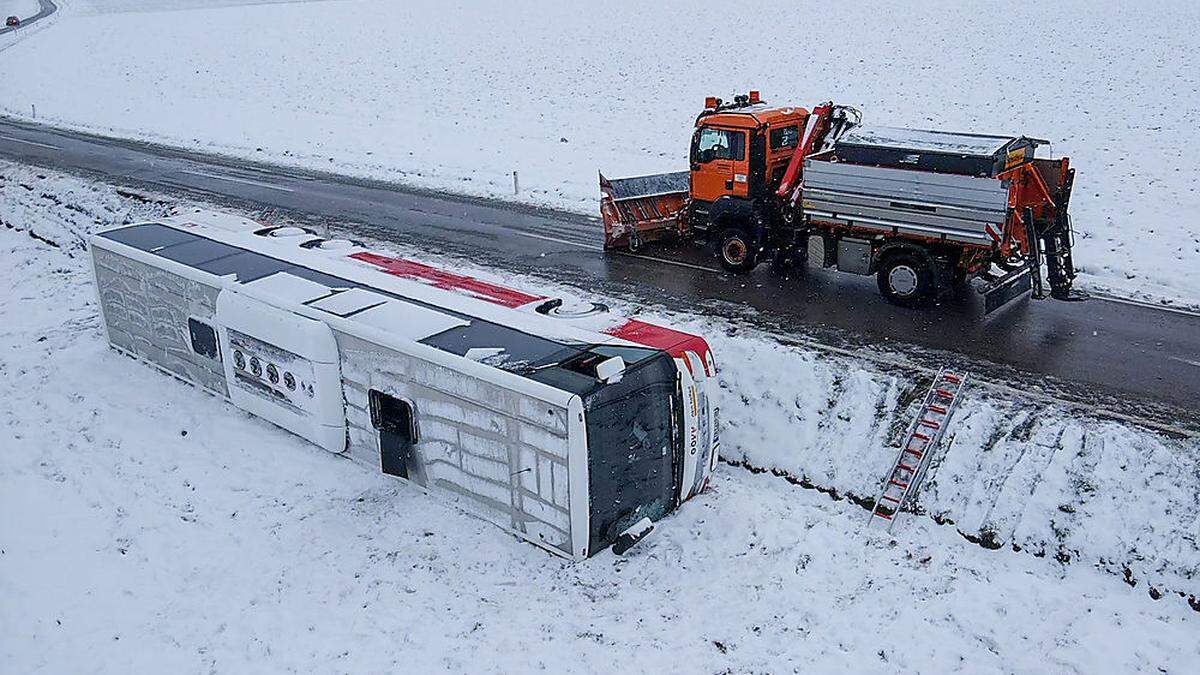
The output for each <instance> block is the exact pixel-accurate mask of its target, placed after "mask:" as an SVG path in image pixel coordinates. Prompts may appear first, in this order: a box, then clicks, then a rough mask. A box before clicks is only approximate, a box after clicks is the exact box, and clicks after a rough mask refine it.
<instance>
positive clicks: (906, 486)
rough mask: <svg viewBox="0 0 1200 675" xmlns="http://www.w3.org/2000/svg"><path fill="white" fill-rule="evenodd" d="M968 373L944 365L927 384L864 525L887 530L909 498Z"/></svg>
mask: <svg viewBox="0 0 1200 675" xmlns="http://www.w3.org/2000/svg"><path fill="white" fill-rule="evenodd" d="M966 383H967V375H966V374H965V373H963V374H959V373H955V372H951V371H950V370H948V369H946V368H943V369H942V370H940V371H939V372H938V374H937V377H936V378H934V380H933V384H931V385H929V392H928V393H926V394H925V400H924V401H923V402H922V403H921V409H920V411H918V413H917V418H916V420H914V421H913V424H912V426H911V427H909V429H908V435H907V436H906V437H905V440H904V444H903V445H902V446H900V454H899V456H897V457H896V463H895V464H893V465H892V470H891V472H889V473H888V476H887V479H886V480H885V481H884V483H883V488H882V489H880V491H879V497H878V498H877V499H876V500H875V506H874V507H872V509H871V517H870V518H869V519H868V520H867V527H871V526H872V525H876V524H886V525H887V530H888V532H891V531H892V526H893V525H895V522H896V521H895V517H896V516H897V515H898V514H899V513H900V509H901V508H903V507H904V506H905V504H907V503H908V502H909V500H910V499H912V497H913V495H914V494H915V493H916V491H917V488H918V487H920V485H921V481H922V480H923V479H924V478H925V472H926V470H928V469H929V460H930V458H931V457H932V456H933V451H934V450H935V449H936V448H937V445H938V443H939V442H940V441H941V440H942V434H943V433H945V431H946V427H947V426H949V424H950V417H951V416H952V415H953V414H954V410H955V408H957V407H958V403H959V400H960V398H961V397H960V394H961V393H962V390H963V387H965V386H966Z"/></svg>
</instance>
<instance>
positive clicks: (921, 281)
mask: <svg viewBox="0 0 1200 675" xmlns="http://www.w3.org/2000/svg"><path fill="white" fill-rule="evenodd" d="M875 278H876V280H877V281H878V283H879V292H880V293H881V294H882V295H883V297H884V298H885V299H886V300H887V301H888V302H890V303H892V304H896V305H900V306H901V307H920V306H921V305H924V304H926V303H928V302H929V301H930V300H931V299H933V297H934V291H935V288H934V286H935V284H934V281H933V271H932V270H931V269H929V262H928V261H926V260H925V259H924V257H922V256H918V255H914V254H911V253H897V254H895V255H891V256H888V257H887V258H885V259H884V261H883V263H881V264H880V266H879V272H878V273H877V274H876V277H875Z"/></svg>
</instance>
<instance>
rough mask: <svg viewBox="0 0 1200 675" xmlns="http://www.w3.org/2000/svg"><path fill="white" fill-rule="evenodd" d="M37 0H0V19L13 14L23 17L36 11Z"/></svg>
mask: <svg viewBox="0 0 1200 675" xmlns="http://www.w3.org/2000/svg"><path fill="white" fill-rule="evenodd" d="M39 8H40V5H39V4H38V0H0V19H5V18H7V17H10V16H15V17H18V18H21V19H25V18H28V17H31V16H33V15H34V14H37V13H38V9H39Z"/></svg>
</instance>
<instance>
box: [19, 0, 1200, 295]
mask: <svg viewBox="0 0 1200 675" xmlns="http://www.w3.org/2000/svg"><path fill="white" fill-rule="evenodd" d="M203 4H204V3H203V2H202V0H153V1H151V2H133V1H132V0H115V1H112V2H104V1H101V0H95V1H93V2H85V1H82V0H80V1H77V2H71V3H69V5H70V6H71V7H70V9H71V11H68V12H65V14H66V16H64V17H63V18H62V19H61V20H60V21H59V23H58V24H57V25H56V26H55V27H54V28H53V30H48V31H45V32H44V33H42V34H40V35H39V36H38V38H37V39H36V40H28V41H26V42H24V43H23V44H21V45H19V46H15V47H13V48H12V49H10V50H8V51H7V52H6V53H5V61H6V67H5V82H4V87H3V89H2V90H0V110H3V111H5V112H7V113H9V114H13V115H28V114H29V113H30V106H31V105H34V104H36V105H37V107H38V115H39V117H40V118H41V119H43V120H48V121H51V122H53V123H56V124H61V125H65V126H70V127H80V128H86V129H90V130H94V131H98V132H101V133H106V134H115V135H120V136H129V137H136V138H145V139H150V140H154V141H161V142H165V143H170V144H175V145H181V146H186V147H190V148H196V149H200V150H205V151H210V152H220V153H226V154H231V155H237V156H244V157H252V158H255V159H261V160H270V161H279V162H284V163H288V164H295V165H302V166H307V167H317V168H321V169H326V170H335V171H340V172H346V173H352V174H358V175H364V176H370V177H376V178H381V179H385V180H393V181H398V182H402V183H406V184H411V185H416V186H420V187H426V188H434V189H439V190H449V191H454V192H461V193H466V194H472V195H484V196H489V197H498V198H503V199H517V200H520V201H528V202H533V203H537V204H543V205H550V206H555V207H559V208H564V209H570V210H576V211H579V212H585V213H592V214H594V213H596V211H597V208H598V207H597V200H598V197H599V195H598V188H597V183H596V171H597V169H601V170H603V171H604V172H605V173H606V174H608V175H612V176H619V175H629V174H636V173H642V172H652V171H666V170H677V169H679V168H681V167H683V166H684V162H685V150H686V147H687V143H688V139H689V137H690V127H691V124H692V122H693V119H694V116H695V114H696V113H697V112H698V109H699V107H700V106H701V104H702V102H703V100H704V97H705V96H706V95H709V94H717V95H721V96H724V97H728V96H729V95H731V94H733V93H735V92H741V91H745V90H747V89H748V88H751V87H756V88H758V89H761V90H762V91H763V94H764V96H765V97H766V98H767V99H768V100H769V101H774V102H780V103H794V104H800V105H806V106H811V105H813V104H815V103H818V102H820V101H822V100H825V99H834V100H836V101H838V102H840V103H846V104H852V105H856V106H859V107H861V108H862V109H863V110H864V111H865V114H866V121H868V122H870V123H874V124H888V125H893V126H911V127H920V128H939V129H946V130H966V131H976V132H996V133H1007V132H1014V133H1025V134H1029V135H1032V136H1035V137H1041V138H1048V139H1053V140H1055V141H1056V142H1055V144H1054V148H1053V150H1054V152H1055V153H1056V154H1059V155H1062V154H1066V155H1070V156H1071V157H1072V159H1073V162H1074V165H1075V166H1076V167H1078V170H1079V175H1078V178H1077V181H1076V190H1075V196H1074V199H1073V202H1072V212H1073V214H1074V222H1075V227H1076V231H1077V233H1078V248H1077V255H1076V260H1077V262H1078V263H1079V265H1080V266H1081V268H1082V270H1083V282H1084V284H1085V285H1091V286H1093V287H1111V288H1114V289H1117V290H1119V291H1121V292H1124V293H1138V294H1148V295H1152V296H1161V297H1173V298H1182V299H1185V300H1188V301H1191V302H1195V303H1200V272H1197V270H1196V267H1195V264H1194V261H1195V259H1196V257H1197V255H1198V254H1200V230H1197V228H1196V227H1195V222H1196V219H1197V217H1198V216H1200V174H1198V173H1197V172H1196V171H1194V170H1192V166H1191V162H1192V158H1194V157H1196V156H1198V155H1200V124H1197V119H1196V115H1195V111H1196V109H1197V107H1198V105H1200V86H1198V85H1200V83H1198V81H1197V75H1196V73H1200V51H1198V50H1196V49H1195V48H1194V42H1195V35H1196V34H1197V32H1200V10H1198V9H1197V5H1196V3H1194V2H1191V1H1190V0H1178V1H1174V2H1163V3H1155V5H1154V7H1153V8H1152V9H1151V8H1147V7H1144V6H1142V5H1139V4H1136V3H1124V2H1116V1H1113V0H1109V1H1106V2H1102V3H1099V4H1097V3H1094V2H1077V3H1071V2H1068V3H1033V4H1026V5H1022V6H1020V7H1016V8H1014V7H1012V6H1009V5H1001V4H993V5H988V4H970V5H955V4H946V3H936V2H926V1H924V0H913V1H912V2H910V3H908V5H907V6H906V7H896V8H893V10H892V11H876V10H875V9H874V8H872V7H871V6H870V5H863V4H860V3H833V4H829V3H819V4H809V5H797V4H795V3H782V4H775V5H768V6H763V7H761V8H760V11H754V12H743V13H741V14H740V15H739V16H738V18H737V20H736V21H730V20H729V18H728V6H727V5H725V4H718V3H713V2H701V3H697V2H665V3H628V4H619V5H618V6H615V7H609V8H606V9H604V10H603V11H595V10H588V9H581V8H580V7H578V6H575V5H573V4H571V3H546V2H524V3H491V2H482V1H480V0H459V1H457V2H445V1H442V0H438V1H436V2H435V1H433V0H412V1H409V2H404V3H396V2H391V1H389V0H352V1H345V2H297V3H270V4H262V3H257V2H255V3H249V2H248V0H246V1H243V2H240V3H239V2H237V0H232V1H229V2H222V3H219V4H220V5H221V6H220V7H208V8H201V6H202V5H203ZM209 4H210V5H211V4H212V3H209ZM238 5H240V6H238ZM247 5H248V6H247ZM168 10H169V11H168ZM814 27H816V28H815V29H814ZM801 36H803V37H801ZM132 45H136V49H134V48H131V46H132ZM725 52H728V53H729V54H730V55H729V56H727V57H724V58H715V57H714V56H713V54H717V53H725ZM97 55H102V56H101V57H100V58H97ZM781 64H785V67H780V66H781ZM513 171H518V172H519V174H520V183H521V186H523V187H522V192H521V193H520V194H519V195H515V196H514V195H513V194H512V187H513V181H512V172H513Z"/></svg>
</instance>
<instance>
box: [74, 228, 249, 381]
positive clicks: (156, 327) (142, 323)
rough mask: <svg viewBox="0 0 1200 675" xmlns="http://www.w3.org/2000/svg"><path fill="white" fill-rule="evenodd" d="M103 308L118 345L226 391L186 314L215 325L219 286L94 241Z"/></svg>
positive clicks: (221, 373) (220, 374)
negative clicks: (196, 343)
mask: <svg viewBox="0 0 1200 675" xmlns="http://www.w3.org/2000/svg"><path fill="white" fill-rule="evenodd" d="M91 249H92V260H93V264H94V268H95V272H96V287H97V290H98V292H99V297H100V309H101V312H102V316H103V320H104V322H105V328H106V329H107V332H108V338H109V341H110V342H111V343H112V345H113V346H114V347H117V348H119V349H121V350H123V351H125V352H128V353H130V354H132V355H134V356H136V357H138V358H141V359H144V360H146V361H148V362H150V363H151V364H153V365H156V366H158V367H160V368H162V369H164V370H166V371H168V372H170V373H172V374H174V375H177V376H179V377H180V378H183V379H184V380H187V381H189V382H192V383H194V384H196V385H198V386H200V387H203V388H205V389H207V390H209V391H211V392H213V393H215V394H219V395H221V396H226V395H227V394H228V391H227V389H226V384H225V371H224V370H223V368H222V366H221V361H220V355H219V354H218V355H217V358H210V357H208V356H202V355H200V354H197V353H196V352H194V351H193V350H192V340H191V335H190V332H189V326H188V319H189V318H194V319H198V320H200V321H203V322H205V323H207V324H208V325H209V326H212V325H213V317H214V315H215V314H216V301H217V293H218V292H219V291H220V289H219V288H217V287H214V286H208V285H206V284H202V283H199V282H197V281H193V280H190V279H187V278H185V277H182V276H179V275H177V274H173V273H171V272H168V271H166V270H162V269H158V268H156V267H152V266H150V265H147V264H145V263H142V262H139V261H136V260H132V259H130V258H126V257H125V256H122V255H119V254H117V253H113V252H112V251H108V250H106V249H103V248H99V247H97V246H93V247H91Z"/></svg>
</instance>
